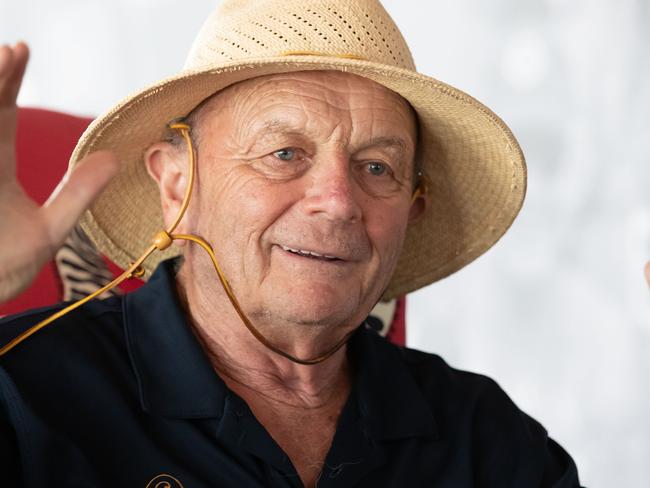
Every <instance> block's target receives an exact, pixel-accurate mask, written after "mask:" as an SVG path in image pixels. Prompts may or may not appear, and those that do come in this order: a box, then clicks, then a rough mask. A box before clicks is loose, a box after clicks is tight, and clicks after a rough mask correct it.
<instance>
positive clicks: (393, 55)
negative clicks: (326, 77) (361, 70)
mask: <svg viewBox="0 0 650 488" xmlns="http://www.w3.org/2000/svg"><path fill="white" fill-rule="evenodd" d="M283 54H317V55H325V56H334V57H341V56H343V57H350V58H359V59H364V60H367V61H373V62H376V63H381V64H385V65H388V66H395V67H399V68H404V69H409V70H415V65H414V63H413V58H412V56H411V52H410V51H409V48H408V46H407V45H406V41H405V40H404V38H403V37H402V34H401V33H400V31H399V29H398V28H397V26H396V25H395V22H393V19H391V17H390V16H389V15H388V13H387V12H386V10H385V9H384V8H383V7H382V5H381V4H380V3H379V2H378V1H376V0H354V1H349V0H348V1H332V0H329V1H322V0H299V1H296V0H226V1H224V2H223V3H222V4H221V6H220V7H219V8H217V9H216V10H215V11H214V12H213V13H212V14H211V15H210V17H208V19H207V20H206V22H205V23H204V25H203V27H202V28H201V30H200V32H199V34H198V35H197V37H196V40H195V41H194V44H193V46H192V49H191V50H190V53H189V55H188V58H187V61H186V64H185V68H186V69H189V70H197V69H203V68H206V67H208V66H211V65H218V64H223V63H228V62H233V61H237V60H242V59H246V58H264V57H273V56H278V55H283Z"/></svg>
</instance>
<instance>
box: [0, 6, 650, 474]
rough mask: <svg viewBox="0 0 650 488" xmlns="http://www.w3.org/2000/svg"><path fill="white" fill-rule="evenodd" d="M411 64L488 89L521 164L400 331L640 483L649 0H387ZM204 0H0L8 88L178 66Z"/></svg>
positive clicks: (71, 103) (121, 81)
mask: <svg viewBox="0 0 650 488" xmlns="http://www.w3.org/2000/svg"><path fill="white" fill-rule="evenodd" d="M384 3H385V6H386V8H387V9H388V10H389V12H390V13H391V14H392V15H393V16H394V18H395V20H396V21H397V23H398V25H400V27H401V28H402V30H403V32H404V34H405V37H406V38H407V40H408V41H409V43H410V44H411V46H412V51H413V54H414V56H415V59H416V62H417V64H418V67H419V69H420V71H422V72H423V73H426V74H429V75H431V76H434V77H436V78H439V79H441V80H443V81H446V82H448V83H451V84H453V85H455V86H457V87H459V88H461V89H463V90H465V91H467V92H469V93H470V94H472V95H474V96H475V97H477V98H478V99H479V100H481V101H483V102H484V103H486V104H487V105H488V106H490V107H492V108H493V109H494V110H495V111H496V112H497V113H498V114H499V115H501V116H502V117H503V118H504V119H505V120H506V121H507V122H508V123H509V124H510V126H511V128H512V129H513V131H514V133H515V135H517V136H518V138H519V140H520V142H521V144H522V146H523V149H524V152H525V153H526V155H527V160H528V165H529V177H530V180H529V193H528V197H527V201H526V203H525V205H524V209H523V211H522V213H521V215H520V217H519V219H518V220H517V221H516V222H515V225H514V226H513V228H512V229H511V231H510V232H509V233H508V234H507V235H506V237H504V239H503V240H502V241H501V242H500V243H499V244H498V245H497V246H496V247H495V248H494V249H492V250H491V251H490V252H488V253H487V254H486V255H485V256H483V257H482V258H480V259H479V260H478V261H477V262H476V263H474V264H473V265H471V266H470V267H468V268H467V269H465V270H463V271H461V272H459V273H457V274H456V275H454V276H452V277H450V278H448V279H446V280H444V281H442V282H440V283H438V284H434V285H432V286H430V287H428V288H427V289H425V290H422V291H419V292H417V293H415V294H414V295H412V297H411V298H410V301H409V310H408V324H409V328H408V341H409V344H410V345H412V346H414V347H417V348H420V349H424V350H427V351H433V352H436V353H439V354H441V355H442V356H443V357H445V358H446V359H447V360H448V361H449V362H450V363H451V364H452V365H454V366H456V367H459V368H463V369H469V370H473V371H478V372H482V373H485V374H488V375H490V376H492V377H494V378H495V379H497V381H499V382H500V383H501V385H502V386H503V387H504V389H505V390H506V391H508V392H509V394H510V395H511V396H512V397H513V399H514V400H515V401H516V402H517V403H518V404H519V405H520V407H521V408H522V409H524V410H525V411H527V412H528V413H530V414H531V415H533V416H534V417H536V418H537V419H538V420H540V421H541V422H542V423H543V424H544V425H545V426H546V427H547V428H548V430H549V431H550V433H551V435H552V436H553V437H554V438H556V439H557V440H558V441H559V442H560V443H561V444H562V445H563V446H564V447H565V448H566V449H567V450H569V452H570V453H571V454H572V455H573V456H574V458H575V460H576V462H577V463H578V467H579V469H580V473H581V479H582V482H583V484H585V485H588V486H590V487H611V486H616V487H622V486H630V487H631V486H648V483H650V378H649V377H648V376H649V375H650V292H649V291H648V289H647V287H646V285H645V283H644V281H643V277H642V266H643V263H644V262H645V260H647V259H650V155H649V154H650V137H648V136H649V135H650V118H649V117H650V116H649V115H648V113H649V112H650V55H649V54H648V47H650V2H648V0H636V1H635V0H618V1H616V2H613V1H611V0H610V1H605V0H589V1H587V0H572V1H569V0H535V1H533V0H492V1H490V2H484V1H480V0H453V1H452V0H446V1H443V0H441V1H436V2H424V1H422V0H420V1H416V0H386V1H385V2H384ZM212 6H213V3H212V2H208V1H205V2H178V1H172V0H112V1H110V2H108V1H100V0H67V1H59V2H50V1H46V0H21V1H10V0H1V3H0V42H12V41H15V40H17V39H26V40H27V41H29V43H30V45H31V47H32V53H33V56H32V61H31V64H30V67H29V71H28V74H27V78H26V80H25V84H24V90H23V92H22V94H21V97H20V102H21V103H22V104H24V105H36V106H41V107H51V108H56V109H63V110H65V111H69V112H74V113H80V114H99V113H100V112H102V111H103V110H105V109H107V108H108V107H110V106H111V105H113V104H114V103H115V102H117V101H118V100H120V99H121V98H123V97H124V96H126V95H127V94H128V93H129V92H131V91H134V90H136V89H138V88H141V87H142V86H144V85H146V84H148V83H150V82H153V81H155V80H157V79H159V78H162V77H164V76H167V75H170V74H172V73H174V72H176V71H177V70H178V69H180V67H181V66H182V64H183V60H184V57H185V53H186V51H187V49H188V47H189V45H190V43H191V41H192V39H193V36H194V33H195V32H196V30H197V29H198V27H199V26H200V25H201V23H202V21H203V19H204V18H205V16H206V15H207V13H208V12H209V11H210V10H211V9H212Z"/></svg>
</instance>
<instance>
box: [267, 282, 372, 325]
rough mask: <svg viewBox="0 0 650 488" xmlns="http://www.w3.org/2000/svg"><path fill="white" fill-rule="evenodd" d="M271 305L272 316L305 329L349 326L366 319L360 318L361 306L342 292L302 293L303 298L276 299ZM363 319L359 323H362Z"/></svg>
mask: <svg viewBox="0 0 650 488" xmlns="http://www.w3.org/2000/svg"><path fill="white" fill-rule="evenodd" d="M291 297H293V299H291ZM271 303H273V304H274V305H275V307H273V308H274V309H275V313H273V315H276V316H277V317H281V318H283V319H284V320H285V321H287V322H293V323H297V324H302V325H313V326H335V325H349V322H350V321H351V320H357V319H356V317H357V316H360V315H363V314H359V310H360V306H359V303H358V302H357V301H356V300H353V299H352V297H351V296H350V294H345V293H342V292H341V290H340V289H339V290H336V292H334V293H332V292H331V290H330V291H328V290H315V289H312V290H309V291H307V292H305V291H304V290H303V292H302V293H301V294H300V296H296V295H295V294H286V295H284V296H276V297H275V298H274V299H273V302H271ZM280 304H281V305H280ZM278 305H280V306H278ZM363 317H365V315H364V316H363ZM363 317H362V318H361V319H359V321H360V320H363Z"/></svg>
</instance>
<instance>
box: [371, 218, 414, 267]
mask: <svg viewBox="0 0 650 488" xmlns="http://www.w3.org/2000/svg"><path fill="white" fill-rule="evenodd" d="M366 215H368V214H366ZM407 218H408V213H407V211H406V210H403V209H392V211H381V212H380V211H376V212H374V213H373V217H372V218H371V217H367V218H366V223H367V224H366V229H367V232H368V237H369V238H370V241H371V242H372V244H373V248H374V249H375V252H376V253H377V255H378V259H379V260H380V265H381V266H382V268H386V267H389V266H394V264H395V263H396V262H397V258H398V257H399V254H400V252H401V250H402V244H403V242H404V237H405V234H406V227H407Z"/></svg>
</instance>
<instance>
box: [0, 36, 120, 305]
mask: <svg viewBox="0 0 650 488" xmlns="http://www.w3.org/2000/svg"><path fill="white" fill-rule="evenodd" d="M28 58H29V49H28V48H27V45H25V44H24V43H18V44H16V45H15V46H13V47H10V46H6V45H5V46H0V216H1V218H0V303H2V302H5V301H7V300H9V299H11V298H13V297H15V296H16V295H18V294H19V293H20V292H21V291H23V290H24V289H25V288H27V287H28V286H29V284H30V283H31V282H32V281H33V279H34V278H35V277H36V275H37V274H38V272H39V271H40V269H41V268H42V267H43V265H44V264H45V263H47V262H48V261H49V260H51V259H52V258H53V257H54V254H55V253H56V251H57V249H58V248H59V247H61V245H62V244H63V242H64V241H65V239H66V237H67V236H68V234H69V233H70V232H71V231H72V228H73V227H74V225H75V224H76V223H77V221H78V220H79V218H80V217H81V215H82V214H83V212H84V211H85V210H86V209H87V208H88V207H89V206H90V204H91V203H92V202H93V201H94V200H95V198H96V197H97V196H98V195H99V194H100V193H101V191H102V190H103V189H104V187H105V186H106V185H107V183H108V182H109V180H110V179H111V178H112V177H113V176H114V175H115V174H116V173H117V171H118V169H119V165H118V162H117V159H116V157H115V156H114V154H113V153H111V152H109V151H98V152H96V153H93V154H91V155H89V156H87V157H86V158H84V159H83V160H82V161H80V162H79V165H78V166H77V167H75V169H74V171H72V172H68V173H67V174H66V175H65V176H64V177H63V180H61V182H60V183H59V186H58V187H57V188H56V190H54V192H53V193H52V195H51V196H50V198H49V199H48V201H47V202H46V203H45V204H44V205H43V206H42V207H39V206H38V205H37V204H36V203H35V202H34V201H32V200H31V199H30V198H29V197H28V196H27V194H26V193H25V191H24V190H23V188H22V187H21V186H20V184H19V183H18V180H17V178H16V125H17V120H18V108H17V106H16V98H17V96H18V91H19V90H20V85H21V83H22V79H23V75H24V73H25V68H26V66H27V60H28ZM42 164H47V161H43V163H42Z"/></svg>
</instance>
